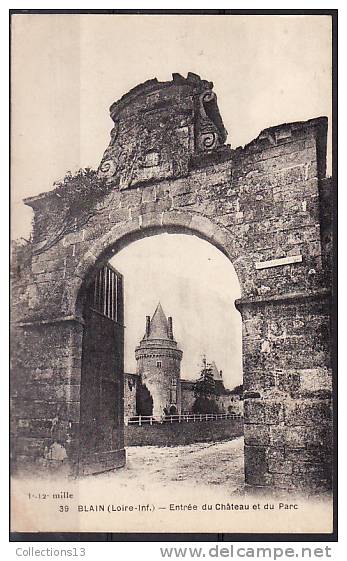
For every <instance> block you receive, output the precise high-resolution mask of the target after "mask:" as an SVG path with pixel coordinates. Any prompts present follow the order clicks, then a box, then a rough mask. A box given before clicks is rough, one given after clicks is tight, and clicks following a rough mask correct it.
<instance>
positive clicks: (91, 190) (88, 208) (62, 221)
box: [33, 168, 112, 254]
mask: <svg viewBox="0 0 347 561" xmlns="http://www.w3.org/2000/svg"><path fill="white" fill-rule="evenodd" d="M54 186H55V187H54V189H53V191H52V196H53V197H55V198H56V199H59V203H58V201H57V204H56V206H57V207H58V206H59V208H60V209H62V210H61V212H56V213H54V214H55V218H56V220H55V224H54V227H53V228H52V230H51V235H50V236H49V238H48V239H45V240H43V241H42V242H41V243H39V244H38V245H37V246H36V248H35V249H34V251H33V253H34V254H39V253H42V252H44V251H46V250H47V249H49V248H50V247H52V246H53V245H55V244H56V243H57V242H58V241H59V240H61V239H62V238H63V237H64V236H66V235H67V234H69V233H71V232H74V231H77V230H78V229H79V228H81V227H82V226H84V225H85V224H86V223H87V222H88V220H89V219H90V218H91V217H92V216H93V215H94V214H97V213H98V212H100V210H102V209H100V208H97V207H98V205H99V203H100V202H102V200H103V199H104V198H105V197H106V195H108V193H109V192H110V191H111V189H112V186H111V185H110V184H109V183H108V182H107V179H106V178H103V177H100V175H98V172H97V171H95V170H93V169H91V168H84V169H79V170H78V171H77V172H76V173H75V174H72V173H71V172H67V174H66V175H65V177H64V178H63V179H62V180H61V181H59V182H56V183H55V184H54ZM51 222H54V220H53V217H52V218H51Z"/></svg>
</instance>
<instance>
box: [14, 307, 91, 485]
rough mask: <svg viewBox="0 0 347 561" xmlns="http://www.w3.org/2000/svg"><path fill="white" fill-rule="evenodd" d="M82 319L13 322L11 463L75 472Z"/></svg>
mask: <svg viewBox="0 0 347 561" xmlns="http://www.w3.org/2000/svg"><path fill="white" fill-rule="evenodd" d="M82 335H83V324H82V323H81V321H80V320H77V319H71V318H62V319H59V320H51V321H33V322H28V323H19V324H16V325H15V341H16V345H18V348H17V349H16V352H13V370H12V383H11V388H12V391H11V399H12V401H13V404H12V407H11V414H12V419H11V421H12V423H11V424H12V435H13V436H12V446H13V450H14V457H13V462H14V468H15V469H16V468H18V469H19V470H22V471H23V470H25V468H26V466H27V465H31V466H36V467H37V468H40V467H44V468H45V469H49V470H52V471H55V470H60V471H64V472H66V473H68V474H70V475H71V474H75V473H77V466H78V442H79V419H80V377H81V349H82Z"/></svg>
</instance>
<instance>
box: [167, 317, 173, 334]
mask: <svg viewBox="0 0 347 561" xmlns="http://www.w3.org/2000/svg"><path fill="white" fill-rule="evenodd" d="M167 321H168V330H167V335H168V337H169V339H173V331H172V317H169V318H167Z"/></svg>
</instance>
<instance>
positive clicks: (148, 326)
mask: <svg viewBox="0 0 347 561" xmlns="http://www.w3.org/2000/svg"><path fill="white" fill-rule="evenodd" d="M150 327H151V316H146V337H147V338H148V337H149V330H150Z"/></svg>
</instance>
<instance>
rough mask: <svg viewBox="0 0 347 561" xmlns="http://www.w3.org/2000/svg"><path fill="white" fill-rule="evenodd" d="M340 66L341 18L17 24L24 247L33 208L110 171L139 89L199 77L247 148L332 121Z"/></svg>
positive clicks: (47, 18)
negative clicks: (336, 25) (267, 132)
mask: <svg viewBox="0 0 347 561" xmlns="http://www.w3.org/2000/svg"><path fill="white" fill-rule="evenodd" d="M330 61H331V21H330V18H329V16H206V15H205V16H173V15H169V16H158V15H153V16H150V15H145V16H134V15H118V16H107V15H106V16H105V15H48V14H46V15H15V16H13V22H12V63H13V64H12V204H13V207H12V209H13V221H12V229H13V236H14V237H19V236H23V237H25V238H28V236H29V235H30V230H31V218H32V214H31V213H32V211H31V209H30V208H28V207H25V206H24V205H23V203H22V202H21V201H22V199H23V197H26V196H31V195H35V194H38V193H41V192H43V191H47V190H49V189H51V188H53V182H54V181H56V180H58V179H59V178H62V177H63V176H64V175H65V173H66V171H68V170H70V171H75V170H77V169H78V168H80V167H86V166H90V167H94V168H96V167H98V165H99V163H100V160H101V157H102V154H103V151H104V150H105V148H106V147H107V145H108V143H109V138H110V136H109V134H110V130H111V128H112V121H111V118H110V116H109V112H108V110H109V107H110V105H111V104H112V103H113V102H114V101H116V100H117V99H119V98H120V97H121V96H122V95H123V94H124V93H126V92H127V91H128V90H129V89H130V88H132V87H134V86H136V85H137V84H139V83H141V82H144V81H145V80H148V79H150V78H153V77H157V78H158V80H170V79H171V74H172V73H173V72H179V73H181V74H182V75H184V76H186V75H187V73H188V72H189V71H190V72H195V73H196V74H200V76H201V77H202V78H204V79H207V80H210V81H213V82H214V90H215V92H216V94H217V97H218V105H219V109H220V112H221V115H222V118H223V120H224V124H225V126H226V128H227V130H228V131H229V136H228V140H227V142H228V143H230V144H231V145H232V147H237V146H241V145H244V144H247V143H248V142H250V141H251V140H252V139H253V138H255V137H256V136H257V135H258V134H259V133H260V132H261V130H263V129H264V128H266V127H269V126H272V125H277V124H281V123H285V122H291V121H299V120H306V119H310V118H313V117H318V116H321V115H327V116H328V117H329V118H331V63H330Z"/></svg>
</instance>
